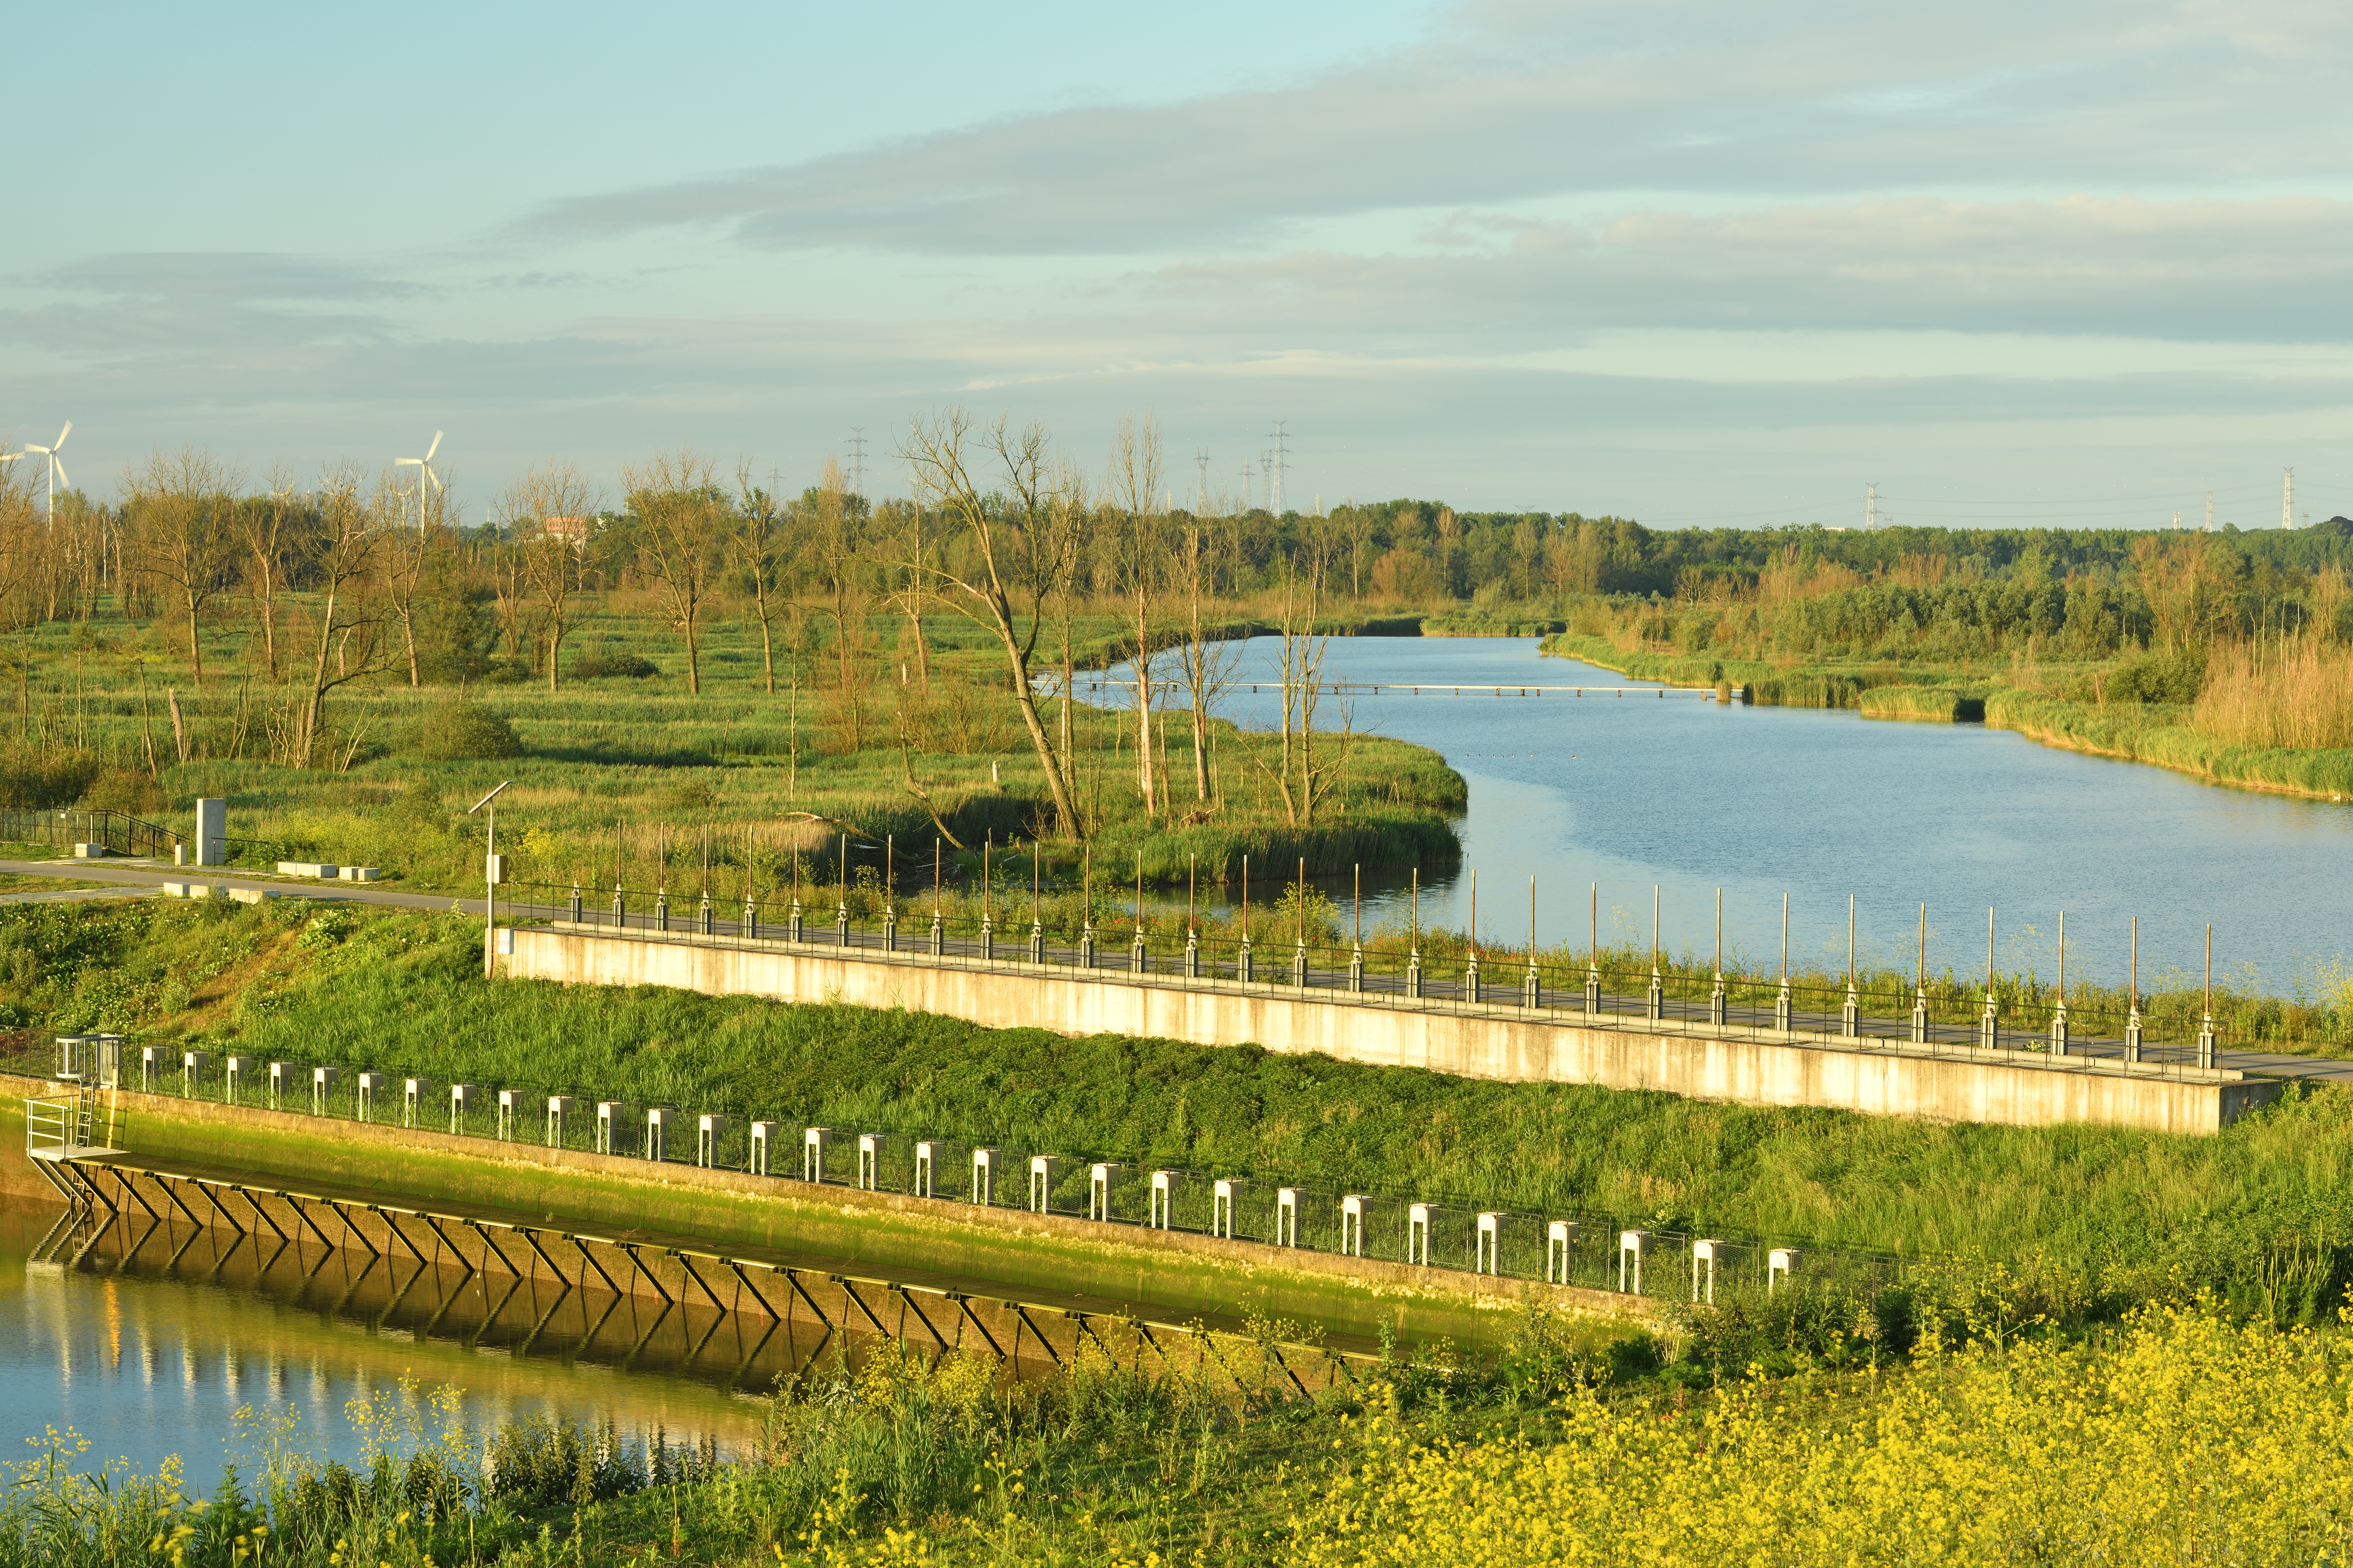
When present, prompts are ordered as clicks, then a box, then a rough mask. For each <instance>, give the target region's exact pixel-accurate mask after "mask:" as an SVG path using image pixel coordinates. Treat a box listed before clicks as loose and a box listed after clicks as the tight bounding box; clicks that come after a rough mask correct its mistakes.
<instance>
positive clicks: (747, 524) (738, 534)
mask: <svg viewBox="0 0 2353 1568" xmlns="http://www.w3.org/2000/svg"><path fill="white" fill-rule="evenodd" d="M786 539H787V534H786V523H785V510H784V507H783V504H782V503H781V502H780V501H779V500H777V498H776V480H775V478H774V477H773V476H771V477H770V479H769V481H768V488H767V489H765V490H764V489H760V488H758V487H757V486H755V485H754V484H753V483H752V460H751V459H750V458H742V459H739V460H738V461H737V463H736V465H735V530H734V532H733V535H732V536H731V537H730V538H729V541H728V544H729V547H730V552H731V553H732V555H733V558H734V563H735V571H736V574H737V576H738V578H739V579H740V580H741V582H742V584H743V586H744V605H746V607H748V608H749V609H750V611H751V613H752V618H753V619H754V620H755V621H757V622H759V623H760V676H761V679H762V680H763V681H764V682H765V684H766V686H767V689H768V695H769V696H771V697H774V696H775V695H776V617H777V616H781V615H783V614H784V613H785V604H786V595H785V591H784V588H785V581H784V574H785V546H786Z"/></svg>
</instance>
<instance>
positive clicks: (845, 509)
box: [811, 458, 868, 752]
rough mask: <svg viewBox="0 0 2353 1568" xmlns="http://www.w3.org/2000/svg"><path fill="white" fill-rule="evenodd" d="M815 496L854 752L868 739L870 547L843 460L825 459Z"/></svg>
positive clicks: (844, 714) (837, 683) (838, 680)
mask: <svg viewBox="0 0 2353 1568" xmlns="http://www.w3.org/2000/svg"><path fill="white" fill-rule="evenodd" d="M813 499H814V500H815V502H816V505H815V509H814V510H815V516H814V518H813V519H812V530H811V537H812V540H813V542H814V543H815V544H816V547H817V552H818V558H819V560H820V562H821V568H820V569H821V570H822V571H823V573H824V574H825V588H826V593H827V595H828V597H829V598H831V600H832V601H833V605H832V608H831V609H830V610H828V611H827V612H826V613H827V614H828V615H829V616H832V618H833V661H834V689H835V693H836V696H837V698H838V700H839V702H840V704H841V708H840V714H841V721H842V724H843V727H844V730H845V731H846V733H845V738H846V739H847V740H848V742H849V750H850V751H853V752H855V751H859V750H861V749H862V748H863V747H864V745H865V743H866V682H867V675H868V669H867V667H866V665H865V664H864V663H863V660H864V658H865V653H866V552H865V540H864V539H863V538H862V537H861V536H860V531H859V528H858V519H857V513H856V509H855V507H854V505H853V504H852V502H853V498H852V496H851V494H850V490H849V486H848V485H847V484H845V483H844V482H843V481H842V477H841V464H840V463H839V461H838V460H836V459H835V458H827V459H826V460H825V470H824V472H823V474H822V475H821V476H820V478H819V479H818V487H817V489H816V490H815V492H814V495H813Z"/></svg>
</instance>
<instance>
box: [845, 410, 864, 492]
mask: <svg viewBox="0 0 2353 1568" xmlns="http://www.w3.org/2000/svg"><path fill="white" fill-rule="evenodd" d="M849 453H850V456H849V493H850V494H852V495H860V496H862V495H864V494H865V493H866V426H863V425H854V426H850V431H849Z"/></svg>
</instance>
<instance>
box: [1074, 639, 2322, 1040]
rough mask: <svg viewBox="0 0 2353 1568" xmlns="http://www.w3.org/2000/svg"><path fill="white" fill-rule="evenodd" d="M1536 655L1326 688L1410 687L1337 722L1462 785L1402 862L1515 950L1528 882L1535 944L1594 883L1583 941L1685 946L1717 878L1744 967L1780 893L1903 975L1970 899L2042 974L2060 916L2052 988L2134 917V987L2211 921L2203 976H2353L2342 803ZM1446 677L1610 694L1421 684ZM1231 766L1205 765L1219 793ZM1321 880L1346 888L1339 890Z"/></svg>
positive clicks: (1402, 657)
mask: <svg viewBox="0 0 2353 1568" xmlns="http://www.w3.org/2000/svg"><path fill="white" fill-rule="evenodd" d="M1536 648H1537V645H1536V642H1535V639H1533V638H1502V637H1478V638H1471V637H1430V638H1421V637H1350V638H1335V639H1334V641H1333V643H1332V651H1331V653H1330V655H1329V656H1328V657H1327V658H1326V660H1325V667H1324V673H1325V677H1326V679H1347V680H1351V681H1361V682H1366V683H1373V684H1378V685H1381V686H1383V687H1385V688H1389V687H1397V686H1402V685H1406V684H1409V683H1412V682H1420V683H1421V684H1422V688H1423V695H1421V696H1419V697H1414V696H1409V695H1405V694H1402V693H1401V692H1398V691H1395V690H1388V689H1385V690H1384V691H1383V692H1382V693H1381V694H1380V695H1379V696H1377V697H1375V696H1370V695H1365V696H1358V697H1356V698H1355V699H1354V710H1355V719H1356V726H1357V727H1358V728H1359V729H1364V730H1370V731H1377V732H1378V733H1380V734H1384V735H1391V736H1395V737H1397V738H1398V739H1400V740H1406V741H1412V742H1417V743H1419V744H1421V745H1425V746H1430V747H1432V748H1434V749H1436V750H1437V751H1439V752H1443V753H1444V754H1445V756H1446V758H1447V760H1448V761H1449V762H1450V763H1452V764H1453V765H1454V766H1455V768H1456V769H1458V770H1459V771H1460V772H1461V773H1462V774H1463V776H1464V777H1465V778H1466V779H1468V780H1469V781H1470V784H1471V805H1470V811H1469V815H1468V816H1467V817H1466V818H1465V820H1464V821H1463V823H1462V824H1461V828H1462V839H1463V847H1464V856H1463V861H1462V865H1461V868H1459V869H1454V868H1449V869H1445V870H1436V869H1433V871H1432V872H1431V873H1430V875H1428V876H1426V877H1425V879H1424V880H1423V884H1422V889H1421V917H1422V919H1423V920H1424V921H1429V922H1431V923H1435V924H1444V925H1451V926H1456V927H1460V926H1461V925H1464V924H1467V923H1468V921H1469V918H1470V901H1471V873H1472V871H1474V870H1475V871H1476V872H1477V873H1478V874H1479V889H1478V890H1479V927H1480V930H1481V931H1482V934H1483V935H1484V936H1485V937H1486V938H1487V939H1488V940H1490V941H1491V942H1499V943H1510V944H1514V945H1517V944H1519V943H1522V942H1525V940H1526V937H1527V931H1528V879H1529V877H1530V876H1531V875H1533V876H1534V877H1535V879H1536V895H1537V897H1536V928H1537V934H1538V938H1539V940H1540V941H1542V942H1546V943H1551V942H1572V943H1574V944H1577V945H1578V946H1582V945H1583V944H1584V942H1585V941H1586V937H1587V931H1588V921H1589V918H1590V917H1589V912H1588V887H1589V885H1590V884H1593V883H1597V882H1598V883H1599V889H1600V892H1599V896H1600V907H1601V912H1600V923H1601V928H1602V932H1603V936H1604V939H1605V940H1609V939H1610V938H1612V937H1616V938H1619V939H1630V940H1635V941H1640V942H1648V941H1649V940H1650V930H1651V887H1652V885H1653V884H1657V885H1658V887H1659V889H1660V899H1661V902H1662V909H1663V915H1662V924H1663V926H1664V933H1663V934H1664V940H1665V942H1666V943H1667V945H1668V946H1669V947H1671V948H1674V949H1679V950H1691V951H1694V952H1706V951H1707V950H1708V948H1709V946H1710V944H1711V943H1712V942H1713V940H1714V935H1713V922H1714V919H1715V913H1714V907H1715V890H1716V889H1718V888H1721V889H1723V891H1724V928H1725V949H1726V952H1727V953H1732V952H1739V953H1742V954H1746V955H1747V956H1748V957H1749V958H1751V959H1752V960H1755V961H1756V962H1757V963H1764V964H1770V963H1774V962H1777V961H1778V951H1779V945H1780V921H1781V899H1782V896H1783V895H1784V894H1785V893H1786V894H1787V895H1788V900H1789V913H1790V933H1791V934H1790V945H1791V950H1792V953H1793V956H1795V957H1799V958H1803V957H1809V956H1810V957H1814V958H1818V959H1821V960H1825V961H1829V962H1832V963H1835V964H1838V965H1843V964H1844V963H1845V956H1846V915H1847V897H1848V895H1849V894H1850V893H1852V894H1853V895H1854V896H1855V898H1856V900H1857V904H1856V910H1857V913H1856V921H1857V926H1858V931H1859V942H1860V946H1861V947H1862V951H1863V952H1865V953H1866V954H1873V955H1877V956H1880V957H1883V958H1886V959H1890V960H1893V959H1896V958H1899V957H1900V958H1901V959H1902V960H1903V961H1904V962H1905V963H1906V964H1908V963H1910V960H1911V955H1912V952H1913V950H1914V946H1915V941H1916V937H1915V932H1916V929H1917V922H1918V920H1919V905H1920V904H1921V903H1922V902H1924V901H1925V902H1926V904H1927V906H1928V962H1929V964H1930V967H1931V968H1943V967H1946V966H1948V965H1949V966H1950V967H1952V968H1954V969H1957V970H1958V971H1960V972H1962V973H1971V972H1977V971H1982V970H1983V968H1984V966H1985V947H1986V910H1987V907H1988V906H1989V905H1991V906H1993V908H1994V910H1995V930H1996V933H1997V941H1996V957H1997V960H1998V962H2000V963H2001V964H2002V966H2003V967H2004V968H2005V969H2024V968H2027V967H2030V966H2031V967H2033V968H2035V969H2037V970H2039V971H2040V972H2041V973H2043V974H2046V975H2048V974H2049V973H2051V972H2052V969H2053V967H2054V964H2055V962H2056V959H2057V955H2058V941H2057V938H2058V927H2059V915H2060V911H2061V910H2065V911H2066V916H2067V961H2068V965H2069V969H2070V974H2069V979H2070V981H2071V982H2072V981H2073V980H2074V979H2076V978H2077V977H2079V976H2080V977H2084V978H2096V979H2099V980H2103V981H2108V982H2113V983H2116V984H2121V983H2122V982H2123V980H2124V978H2125V974H2126V964H2127V962H2128V953H2129V948H2130V935H2129V931H2130V927H2129V923H2128V922H2129V921H2130V920H2131V918H2132V917H2134V916H2136V915H2137V916H2138V917H2139V918H2140V929H2141V937H2140V963H2141V974H2142V978H2143V981H2144V984H2146V983H2147V981H2148V980H2149V979H2150V978H2151V977H2152V976H2154V975H2162V974H2163V973H2166V972H2168V971H2173V972H2178V973H2190V972H2194V971H2195V970H2196V969H2197V968H2198V966H2199V963H2200V952H2201V949H2200V943H2201V942H2202V934H2203V932H2202V928H2203V926H2204V923H2205V922H2207V921H2212V922H2213V925H2214V963H2215V971H2216V973H2217V976H2218V977H2220V976H2221V975H2223V974H2225V973H2228V974H2231V975H2232V976H2235V977H2238V978H2240V979H2242V981H2245V982H2247V983H2252V984H2261V985H2263V986H2264V987H2266V988H2269V989H2273V990H2276V991H2280V992H2283V993H2290V994H2293V993H2295V992H2296V991H2297V990H2299V988H2301V989H2304V990H2307V991H2308V990H2310V989H2312V988H2314V987H2315V986H2316V985H2317V986H2324V987H2325V986H2327V985H2330V984H2342V983H2343V982H2344V980H2345V978H2346V977H2347V975H2348V964H2347V957H2346V955H2347V954H2348V952H2353V940H2348V937H2349V936H2353V933H2348V895H2347V889H2348V886H2353V805H2337V804H2333V803H2327V802H2309V801H2293V800H2284V799H2279V798H2276V797H2273V796H2267V795H2254V794H2251V793H2247V792H2243V791H2239V790H2230V789H2221V788H2216V787H2214V786H2212V785H2209V784H2198V783H2196V782H2194V781H2192V780H2189V779H2187V778H2184V777H2182V776H2180V775H2179V774H2175V773H2167V772H2164V771H2162V770H2160V769H2157V768H2151V767H2144V766H2139V765H2137V764H2134V763H2117V762H2110V761H2106V760H2105V759H2102V758H2096V757H2085V756H2079V755H2076V754H2074V753H2073V752H2060V751H2054V750H2052V749H2050V748H2048V747H2044V746H2039V745H2036V744H2034V743H2033V742H2031V741H2028V740H2027V739H2025V738H2024V737H2023V736H2021V735H2017V734H2014V733H2011V732H2010V731H2000V730H1988V729H1986V728H1984V727H1983V726H1982V725H1973V724H1970V725H1951V724H1908V723H1893V722H1887V721H1867V720H1864V719H1862V718H1861V717H1859V716H1858V715H1856V714H1853V713H1851V712H1836V711H1820V710H1806V709H1788V708H1743V707H1738V706H1729V707H1719V706H1717V705H1716V704H1715V702H1713V701H1704V700H1698V699H1696V698H1694V697H1690V696H1684V695H1681V694H1676V695H1671V696H1669V697H1667V698H1665V699H1663V700H1662V699H1659V698H1657V697H1655V696H1653V697H1650V698H1641V697H1636V696H1634V695H1632V693H1633V692H1636V691H1641V692H1655V691H1656V689H1657V688H1655V687H1654V686H1651V685H1649V684H1646V683H1643V682H1637V681H1628V680H1624V679H1621V678H1620V677H1619V676H1616V675H1613V674H1611V673H1609V671H1607V670H1600V669H1596V668H1593V667H1592V666H1590V665H1586V664H1580V663H1577V662H1575V661H1573V660H1568V659H1560V658H1543V657H1541V656H1539V654H1538V653H1537V651H1536ZM1278 653H1279V645H1278V643H1277V642H1276V640H1275V639H1273V638H1271V637H1262V638H1256V639H1253V640H1252V641H1250V642H1248V643H1244V644H1240V645H1236V646H1235V654H1236V658H1237V660H1238V664H1237V669H1238V672H1239V674H1240V679H1241V682H1242V684H1241V685H1240V686H1239V687H1238V688H1237V689H1235V690H1234V691H1233V692H1231V693H1230V694H1229V696H1228V697H1227V698H1226V700H1225V701H1224V703H1223V705H1222V706H1221V708H1220V710H1219V711H1220V712H1222V713H1223V714H1224V715H1226V716H1227V717H1229V718H1232V719H1235V720H1237V721H1240V722H1241V723H1242V724H1243V725H1244V726H1245V727H1246V728H1257V729H1263V728H1266V727H1268V726H1270V725H1271V724H1272V723H1273V722H1274V721H1275V719H1276V717H1277V714H1278V713H1279V703H1278V700H1277V698H1276V696H1275V695H1274V691H1273V688H1271V686H1266V685H1261V689H1260V690H1259V691H1258V692H1257V693H1256V694H1253V693H1252V692H1251V691H1250V685H1249V683H1250V681H1251V680H1253V679H1256V680H1258V681H1261V682H1270V681H1272V680H1273V679H1275V678H1276V668H1275V659H1276V658H1277V656H1278ZM1458 684H1459V685H1461V686H1463V687H1465V688H1466V689H1467V688H1471V687H1484V688H1486V689H1489V690H1492V689H1493V688H1494V687H1496V686H1498V685H1501V686H1504V687H1505V688H1507V689H1509V690H1512V691H1516V689H1518V688H1519V687H1520V686H1521V685H1523V684H1526V685H1537V684H1542V685H1546V686H1579V685H1581V686H1585V687H1587V688H1588V689H1591V688H1608V689H1611V690H1613V691H1614V690H1615V689H1619V688H1621V687H1622V688H1626V689H1628V690H1629V695H1628V696H1627V697H1624V698H1619V697H1615V696H1608V695H1599V696H1597V695H1588V696H1587V697H1585V698H1583V699H1581V700H1580V699H1575V698H1571V697H1568V696H1567V695H1549V694H1548V695H1546V696H1544V697H1541V698H1538V697H1534V696H1531V697H1527V698H1521V697H1517V696H1513V695H1506V696H1504V697H1503V698H1496V697H1493V696H1472V695H1468V694H1466V695H1463V696H1461V697H1456V696H1452V695H1451V694H1445V693H1441V692H1440V690H1439V688H1446V689H1450V690H1451V688H1452V687H1454V686H1456V685H1458ZM1084 694H1085V693H1084V691H1083V689H1082V695H1084ZM1095 700H1102V701H1110V700H1113V698H1112V697H1111V696H1110V695H1109V693H1108V691H1106V693H1105V695H1103V697H1100V698H1097V699H1095ZM1327 702H1328V700H1327ZM1327 711H1328V709H1327ZM1320 722H1321V719H1320V716H1319V724H1320ZM1172 738H1173V737H1172ZM1172 760H1173V759H1172ZM1238 764H1239V760H1238V759H1237V760H1235V762H1234V763H1229V764H1228V765H1227V766H1226V767H1225V768H1224V769H1223V770H1222V771H1223V772H1224V774H1225V778H1226V780H1227V783H1228V787H1229V789H1231V788H1236V787H1239V786H1238V785H1237V784H1236V783H1235V781H1236V780H1238V779H1239V778H1240V776H1241V769H1240V766H1239V765H1238ZM1180 772H1181V770H1180ZM1179 784H1180V787H1182V786H1183V784H1184V781H1183V779H1182V778H1180V780H1179ZM1277 875H1278V876H1279V875H1280V873H1279V872H1278V873H1277ZM1332 890H1335V891H1336V892H1337V893H1338V894H1339V895H1340V896H1341V897H1342V899H1343V900H1344V901H1345V896H1346V888H1345V884H1342V885H1340V886H1338V887H1336V888H1335V889H1332ZM1403 904H1404V894H1403V892H1402V889H1399V888H1398V886H1396V885H1395V879H1382V880H1381V881H1379V882H1378V883H1377V884H1376V883H1375V881H1374V879H1370V878H1367V880H1366V920H1367V921H1368V922H1370V921H1375V920H1377V919H1379V920H1390V919H1401V918H1403ZM2079 966H2080V967H2079Z"/></svg>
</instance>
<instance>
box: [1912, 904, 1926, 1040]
mask: <svg viewBox="0 0 2353 1568" xmlns="http://www.w3.org/2000/svg"><path fill="white" fill-rule="evenodd" d="M1912 1043H1913V1044H1914V1045H1915V1046H1925V1045H1926V1044H1927V1043H1928V906H1927V905H1926V904H1925V903H1924V904H1922V905H1921V906H1920V959H1919V966H1918V967H1917V968H1916V969H1915V970H1914V971H1913V979H1912Z"/></svg>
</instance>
